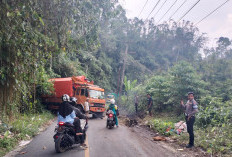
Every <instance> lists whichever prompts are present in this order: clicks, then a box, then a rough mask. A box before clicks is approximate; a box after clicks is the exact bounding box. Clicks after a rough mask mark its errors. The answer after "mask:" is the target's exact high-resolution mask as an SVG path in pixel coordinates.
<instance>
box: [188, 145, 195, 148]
mask: <svg viewBox="0 0 232 157" xmlns="http://www.w3.org/2000/svg"><path fill="white" fill-rule="evenodd" d="M192 147H194V145H191V144H188V145H187V146H186V148H192Z"/></svg>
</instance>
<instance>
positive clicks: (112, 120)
mask: <svg viewBox="0 0 232 157" xmlns="http://www.w3.org/2000/svg"><path fill="white" fill-rule="evenodd" d="M106 115H107V116H108V117H107V121H106V127H107V128H109V129H112V128H113V127H114V125H115V124H116V122H115V115H114V112H113V111H112V110H109V111H108V112H107V113H106Z"/></svg>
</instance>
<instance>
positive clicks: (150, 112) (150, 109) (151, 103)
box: [147, 94, 153, 116]
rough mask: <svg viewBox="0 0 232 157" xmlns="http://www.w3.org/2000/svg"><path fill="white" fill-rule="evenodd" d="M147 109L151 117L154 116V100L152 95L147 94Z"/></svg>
mask: <svg viewBox="0 0 232 157" xmlns="http://www.w3.org/2000/svg"><path fill="white" fill-rule="evenodd" d="M147 102H148V104H147V109H148V112H149V115H150V116H152V106H153V100H152V98H151V94H147Z"/></svg>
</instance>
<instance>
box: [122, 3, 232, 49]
mask: <svg viewBox="0 0 232 157" xmlns="http://www.w3.org/2000/svg"><path fill="white" fill-rule="evenodd" d="M146 1H147V0H119V3H120V4H121V5H122V6H123V7H124V9H126V15H127V17H128V18H134V17H138V16H139V14H140V12H141V10H142V8H143V6H144V4H145V3H146ZM158 1H159V0H148V2H147V5H146V6H145V8H144V10H143V12H142V13H141V15H140V16H139V18H143V19H146V18H147V17H148V15H149V13H150V12H151V11H152V9H153V7H154V6H155V5H156V3H157V2H158ZM165 1H166V0H160V2H159V3H158V5H157V7H156V8H155V9H154V11H153V12H152V14H151V15H150V17H149V18H151V17H154V19H155V21H157V22H158V21H160V22H159V23H162V22H163V21H166V20H168V19H169V18H170V16H171V15H172V14H173V13H174V12H175V11H176V10H177V9H178V7H179V6H180V5H181V4H182V3H183V2H184V1H186V2H185V3H184V5H183V6H182V7H181V8H180V9H179V10H178V12H176V14H175V15H174V16H173V17H172V18H173V19H174V20H175V21H178V20H179V19H180V18H181V17H182V16H183V15H184V14H185V13H186V12H187V11H188V10H189V9H190V8H191V7H192V6H193V5H194V4H195V3H196V2H197V1H198V0H167V1H166V3H165V4H164V5H163V7H162V8H161V6H162V4H163V3H164V2H165ZM225 1H226V0H200V2H199V3H198V4H197V5H196V6H195V7H194V8H193V9H192V10H191V11H190V12H189V13H188V14H187V15H186V16H185V17H184V18H183V19H182V20H188V21H191V22H193V23H195V24H196V23H197V22H198V21H200V20H201V19H202V18H203V17H204V16H206V15H207V14H209V13H210V12H211V11H213V10H214V9H216V8H217V7H218V6H219V5H221V4H222V3H224V2H225ZM174 2H176V3H175V4H174ZM173 4H174V5H173ZM172 5H173V7H172V8H171V9H170V11H169V12H168V13H167V14H166V15H165V16H164V14H165V13H166V12H167V10H168V9H169V8H170V7H171V6H172ZM160 8H161V9H160ZM159 9H160V11H159V12H158V10H159ZM157 12H158V13H157ZM163 16H164V17H163ZM162 17H163V18H162ZM160 19H161V20H160ZM159 23H158V24H159ZM197 27H198V28H199V29H200V32H202V33H207V35H206V36H207V37H209V41H208V44H210V45H212V46H214V45H215V43H216V40H217V39H218V38H219V37H221V36H223V37H229V38H230V39H232V0H229V2H228V3H226V4H225V5H224V6H222V7H221V8H220V9H219V10H217V11H216V12H214V13H213V14H212V15H210V16H209V17H208V18H206V19H205V20H203V21H202V22H200V23H199V24H198V25H197Z"/></svg>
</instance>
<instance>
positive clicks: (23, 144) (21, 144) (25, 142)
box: [19, 140, 31, 147]
mask: <svg viewBox="0 0 232 157" xmlns="http://www.w3.org/2000/svg"><path fill="white" fill-rule="evenodd" d="M30 142H31V140H29V141H21V142H20V143H19V147H23V146H25V145H27V144H29V143H30Z"/></svg>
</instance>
